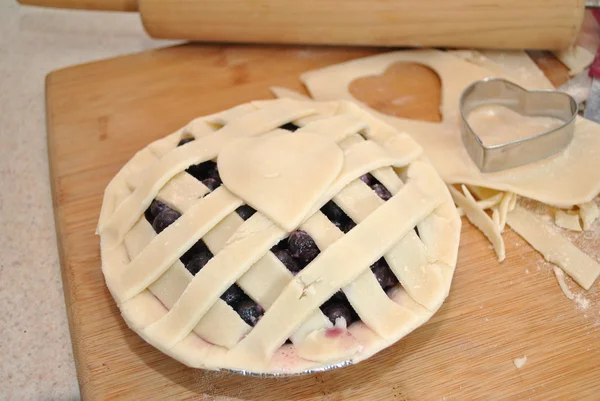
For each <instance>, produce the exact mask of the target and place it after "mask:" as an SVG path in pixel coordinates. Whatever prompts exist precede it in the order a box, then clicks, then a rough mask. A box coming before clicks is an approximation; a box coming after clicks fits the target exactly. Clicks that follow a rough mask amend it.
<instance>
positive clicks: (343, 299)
mask: <svg viewBox="0 0 600 401" xmlns="http://www.w3.org/2000/svg"><path fill="white" fill-rule="evenodd" d="M333 301H337V302H348V298H346V294H344V292H343V291H342V290H337V292H336V293H335V294H333V295H332V296H331V298H329V300H328V302H333Z"/></svg>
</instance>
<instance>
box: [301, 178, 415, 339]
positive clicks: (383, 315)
mask: <svg viewBox="0 0 600 401" xmlns="http://www.w3.org/2000/svg"><path fill="white" fill-rule="evenodd" d="M360 183H361V184H363V183H362V181H360ZM363 185H364V184H363ZM367 190H368V191H371V192H372V190H371V189H370V188H367ZM375 196H377V195H375ZM382 202H383V201H382ZM377 207H379V206H377ZM377 207H376V208H377ZM302 229H304V230H305V231H306V232H307V233H308V234H309V235H310V236H311V237H312V238H313V239H314V240H315V243H317V246H318V247H319V249H321V252H324V251H325V250H326V249H327V248H328V247H329V246H331V244H333V243H335V242H336V241H338V240H340V239H341V238H343V236H344V234H343V233H342V232H341V231H340V230H339V229H338V228H337V227H336V226H335V225H334V224H333V223H331V222H330V221H329V220H328V219H327V218H326V217H325V216H324V215H322V214H321V216H319V217H318V218H315V217H314V216H313V218H311V219H309V221H307V222H306V224H304V225H303V226H302ZM342 291H343V292H344V294H346V296H347V297H348V301H350V304H351V305H352V308H353V309H354V310H355V312H356V313H357V314H358V316H359V317H360V319H361V321H362V322H363V323H364V324H366V325H367V327H369V328H370V329H371V330H373V331H374V332H375V333H377V334H378V335H379V336H381V337H383V338H386V339H387V338H390V336H392V335H393V334H392V333H391V332H390V331H393V329H395V328H396V326H395V324H398V323H399V322H404V321H405V320H406V318H407V317H408V316H409V315H410V313H409V311H408V310H406V309H405V308H403V307H402V306H401V305H398V304H396V303H395V302H394V301H392V300H391V299H390V298H389V297H388V296H387V294H386V293H385V292H384V291H383V290H382V289H381V286H380V285H379V283H378V281H377V279H376V278H375V275H374V274H373V272H372V271H371V269H365V271H364V272H363V273H361V274H360V275H359V276H358V277H357V278H356V279H355V280H354V281H352V282H351V283H350V284H348V285H347V286H345V287H343V288H342ZM390 322H394V323H395V324H394V325H392V324H390ZM392 326H393V327H392Z"/></svg>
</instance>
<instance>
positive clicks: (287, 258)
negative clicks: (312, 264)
mask: <svg viewBox="0 0 600 401" xmlns="http://www.w3.org/2000/svg"><path fill="white" fill-rule="evenodd" d="M273 253H274V254H275V256H277V259H279V260H280V261H281V263H283V265H284V266H285V267H286V268H287V269H288V270H289V271H290V272H292V273H293V274H297V273H298V272H300V270H302V267H303V266H302V264H300V263H298V261H297V260H296V259H295V258H294V257H293V256H292V255H291V254H290V251H289V250H287V249H275V250H273Z"/></svg>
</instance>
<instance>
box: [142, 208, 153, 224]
mask: <svg viewBox="0 0 600 401" xmlns="http://www.w3.org/2000/svg"><path fill="white" fill-rule="evenodd" d="M144 217H145V218H146V220H148V223H150V224H152V222H153V221H154V216H153V215H152V211H150V208H148V209H146V210H145V211H144Z"/></svg>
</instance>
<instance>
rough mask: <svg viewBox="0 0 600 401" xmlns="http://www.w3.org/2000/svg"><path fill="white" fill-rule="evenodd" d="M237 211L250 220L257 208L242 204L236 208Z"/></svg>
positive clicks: (243, 217)
mask: <svg viewBox="0 0 600 401" xmlns="http://www.w3.org/2000/svg"><path fill="white" fill-rule="evenodd" d="M235 211H236V213H237V214H238V215H239V216H240V217H241V218H242V219H244V220H248V219H249V218H250V217H252V215H253V214H254V213H256V210H254V209H252V208H251V207H250V206H248V205H242V206H240V207H238V208H237V209H235Z"/></svg>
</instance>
